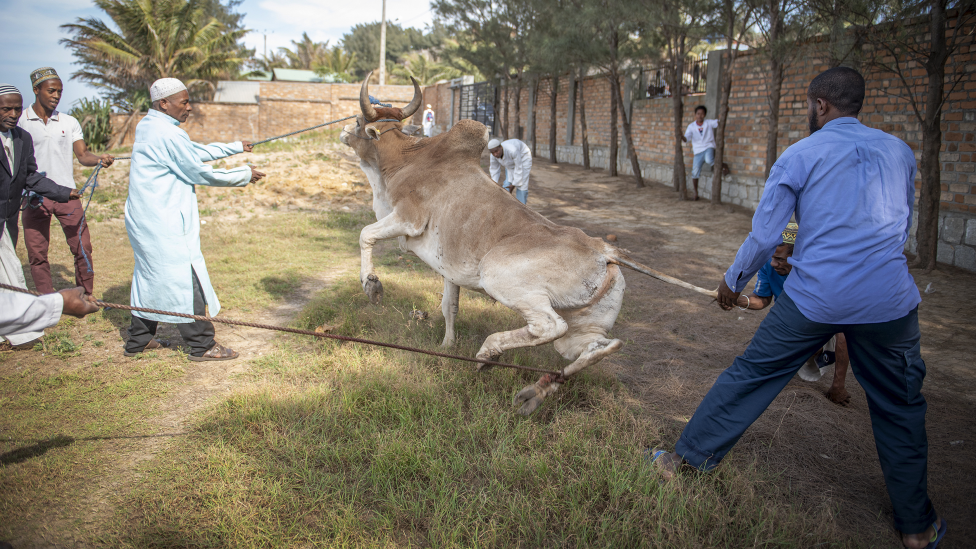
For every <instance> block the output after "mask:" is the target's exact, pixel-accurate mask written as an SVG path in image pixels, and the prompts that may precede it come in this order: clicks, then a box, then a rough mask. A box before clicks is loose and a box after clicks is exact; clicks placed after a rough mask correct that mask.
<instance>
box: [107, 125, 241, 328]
mask: <svg viewBox="0 0 976 549" xmlns="http://www.w3.org/2000/svg"><path fill="white" fill-rule="evenodd" d="M243 151H244V147H243V145H242V144H241V143H240V142H238V143H231V144H224V143H211V144H210V145H200V144H198V143H194V142H192V141H190V137H189V136H188V135H187V134H186V132H185V131H183V130H181V129H180V128H179V122H177V121H176V119H174V118H173V117H171V116H169V115H167V114H165V113H163V112H160V111H157V110H150V111H149V114H148V115H147V116H146V117H145V118H143V119H142V120H141V121H140V122H139V125H138V126H136V138H135V144H134V145H133V146H132V162H131V166H130V168H129V197H128V199H127V200H126V202H125V228H126V230H127V231H128V233H129V243H130V244H131V245H132V251H133V253H134V254H135V270H134V272H133V273H132V291H131V294H130V303H131V304H132V305H133V306H136V307H144V308H148V309H160V310H164V311H173V312H177V313H184V314H193V279H192V272H193V271H196V274H197V278H198V279H199V280H200V286H201V287H202V288H203V294H204V297H205V298H206V300H207V306H208V308H209V313H210V314H211V315H216V314H217V313H218V312H220V302H219V301H218V300H217V294H216V293H214V289H213V285H212V284H211V283H210V275H209V274H208V273H207V265H206V263H205V262H204V260H203V252H201V251H200V214H199V211H198V210H197V195H196V188H195V187H194V185H211V186H215V187H243V186H245V185H247V184H248V183H249V182H250V180H251V169H250V168H248V167H247V166H242V167H240V168H234V169H232V170H224V169H215V168H213V167H212V166H209V165H207V164H204V162H205V161H208V160H217V159H219V158H224V157H225V156H229V155H231V154H235V153H240V152H243ZM132 314H134V315H136V316H138V317H140V318H145V319H147V320H155V321H161V322H171V323H189V322H193V321H192V320H190V319H188V318H180V317H173V316H167V315H159V314H154V313H135V312H134V313H132Z"/></svg>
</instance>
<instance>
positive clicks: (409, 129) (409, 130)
mask: <svg viewBox="0 0 976 549" xmlns="http://www.w3.org/2000/svg"><path fill="white" fill-rule="evenodd" d="M422 129H423V126H417V125H414V124H404V125H403V128H401V129H400V131H401V132H403V133H404V134H406V135H409V136H411V137H412V136H414V135H419V134H420V130H422Z"/></svg>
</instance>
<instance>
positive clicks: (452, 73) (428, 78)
mask: <svg viewBox="0 0 976 549" xmlns="http://www.w3.org/2000/svg"><path fill="white" fill-rule="evenodd" d="M391 74H392V75H393V76H396V77H398V78H399V79H401V80H403V81H406V82H409V81H410V77H411V76H412V77H414V78H416V79H417V82H419V83H420V85H421V86H429V85H431V84H434V83H435V82H437V81H438V80H445V79H449V78H457V77H458V76H461V71H459V70H457V69H455V68H453V67H449V66H447V65H442V64H440V63H437V62H435V61H431V60H430V59H429V58H428V57H427V56H425V55H423V54H420V53H412V54H410V55H408V56H406V59H405V62H404V63H403V64H402V65H396V66H394V67H393V68H392V71H391Z"/></svg>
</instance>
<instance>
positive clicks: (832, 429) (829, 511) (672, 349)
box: [529, 159, 976, 547]
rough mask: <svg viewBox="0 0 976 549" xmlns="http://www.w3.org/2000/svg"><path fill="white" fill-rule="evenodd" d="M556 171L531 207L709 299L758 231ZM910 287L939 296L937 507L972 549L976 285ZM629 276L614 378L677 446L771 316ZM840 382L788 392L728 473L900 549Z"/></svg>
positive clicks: (866, 436) (535, 190)
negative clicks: (749, 473) (612, 241)
mask: <svg viewBox="0 0 976 549" xmlns="http://www.w3.org/2000/svg"><path fill="white" fill-rule="evenodd" d="M545 162H546V161H545V160H542V159H540V161H539V162H538V163H537V164H536V165H534V166H533V170H532V178H533V180H532V184H531V185H530V195H529V206H530V207H532V208H533V209H535V210H537V211H539V212H541V213H542V214H544V215H546V216H547V217H549V218H550V219H553V220H554V221H557V222H558V223H562V224H566V225H573V226H576V227H579V228H581V229H583V230H584V231H586V232H587V234H590V235H591V236H598V237H604V236H606V235H607V234H615V235H616V236H617V237H618V242H617V244H618V245H619V246H620V247H622V248H625V249H627V250H628V251H629V252H631V253H632V255H633V256H634V257H635V258H636V259H638V260H639V261H641V262H644V263H646V264H648V265H650V266H652V267H654V268H656V269H658V270H661V271H663V272H665V273H668V274H671V275H673V276H677V277H678V278H681V279H683V280H686V281H688V282H691V283H693V284H696V285H698V286H702V287H706V288H714V287H716V286H717V285H718V281H719V280H720V277H721V276H722V274H724V272H725V269H726V268H727V267H728V265H730V264H731V262H732V261H733V259H734V257H735V252H736V250H737V249H738V247H739V245H740V244H741V243H742V241H743V239H744V238H745V236H746V234H747V233H748V232H749V230H750V228H751V217H752V216H751V213H750V212H748V211H745V210H742V209H739V208H734V207H730V206H712V205H710V204H708V203H706V202H703V201H699V202H682V201H678V200H677V194H676V193H674V192H673V191H671V190H670V188H669V187H665V186H663V185H660V184H658V183H653V182H650V183H649V186H648V187H647V188H645V189H636V188H635V187H634V185H633V182H632V180H631V179H630V178H613V177H609V176H607V175H606V174H605V173H604V172H601V171H588V170H584V169H582V168H580V167H577V166H569V165H557V166H553V165H550V164H546V163H545ZM912 274H913V275H914V276H915V279H916V282H917V283H918V285H919V287H920V289H923V290H924V288H926V287H927V285H928V284H929V283H930V282H931V283H932V286H931V287H930V288H929V289H930V291H931V290H933V289H934V291H932V293H928V294H924V293H923V302H922V305H921V306H920V307H919V320H920V323H921V326H922V355H923V358H924V359H925V361H926V363H927V366H928V377H927V379H926V382H925V391H924V393H925V396H926V398H927V400H928V402H929V413H928V437H929V490H930V495H931V497H932V499H933V503H934V505H935V506H936V509H937V510H938V511H939V512H940V513H941V514H942V515H943V516H945V517H946V518H947V519H948V520H949V523H950V525H951V526H950V529H951V530H950V536H949V537H948V538H947V540H946V543H945V545H944V546H945V547H972V546H976V524H974V523H973V521H972V520H971V519H972V517H973V513H974V511H976V508H974V504H973V496H972V494H974V493H976V477H974V475H973V473H972V467H971V464H972V463H973V461H974V460H976V440H974V433H976V419H974V414H973V413H972V411H973V409H974V408H973V403H974V400H976V392H974V390H973V388H974V381H976V368H974V367H973V358H972V351H971V346H972V342H973V341H976V314H974V313H973V311H974V310H976V292H974V291H973V288H976V275H973V274H971V273H965V272H962V271H958V270H956V269H953V268H947V269H946V270H943V271H937V272H933V273H929V274H925V273H921V272H913V273H912ZM625 276H626V279H627V294H626V297H625V303H624V308H623V311H622V313H621V315H620V318H619V320H618V322H617V325H616V327H615V329H614V335H615V336H616V337H618V338H621V339H623V340H624V341H625V342H626V343H627V345H626V346H625V347H624V349H623V350H622V351H621V352H620V353H619V354H618V355H616V356H614V357H612V359H611V360H608V361H606V362H605V363H604V366H603V367H605V368H608V369H609V370H611V371H613V372H615V373H616V375H617V376H618V378H619V379H620V380H621V381H622V382H623V383H625V384H626V385H627V386H629V387H630V388H631V389H632V390H633V391H634V393H635V394H636V395H637V396H638V397H639V398H641V399H642V400H643V401H644V402H645V404H646V406H647V408H648V409H649V410H650V411H652V413H655V414H659V415H661V416H662V417H666V418H669V419H671V420H673V425H672V428H671V429H670V431H669V432H667V433H665V435H664V440H663V443H664V444H673V443H674V441H675V440H676V438H677V436H678V435H679V434H680V432H681V429H682V428H683V427H684V424H685V423H686V422H687V419H688V418H689V417H690V416H691V414H692V413H694V411H695V408H696V407H697V405H698V403H699V402H700V401H701V399H702V397H704V395H705V393H706V392H707V390H708V389H709V387H710V386H711V384H712V383H713V382H714V380H715V378H716V377H717V376H718V374H719V373H720V372H721V371H722V370H723V369H724V368H726V367H727V366H728V365H730V364H731V363H732V360H733V359H734V358H735V356H737V355H738V354H740V353H741V352H742V351H743V350H744V349H745V347H746V345H747V344H748V342H749V340H750V339H751V337H752V335H753V334H754V333H755V330H756V328H757V327H758V325H759V323H760V322H761V320H762V318H763V317H764V316H765V311H763V312H753V311H750V312H746V313H743V312H740V311H734V312H725V311H722V310H721V309H720V308H719V307H718V306H717V305H715V304H714V303H710V302H709V301H708V300H707V299H706V298H702V297H701V296H698V295H694V294H690V293H688V292H687V291H685V290H682V289H680V288H677V287H675V286H670V285H667V284H664V283H661V282H659V281H656V280H653V279H649V278H647V277H644V276H642V275H639V274H637V273H633V272H630V271H626V272H625ZM767 311H768V309H767ZM831 375H832V368H831V369H830V371H829V372H827V373H826V374H825V375H824V377H823V379H821V380H820V381H819V382H816V383H807V382H803V381H800V380H799V379H794V380H793V381H791V382H790V383H789V385H788V386H787V387H786V389H785V390H784V391H783V392H782V393H781V394H780V396H779V397H778V398H777V399H776V400H775V401H774V402H773V404H772V405H771V406H770V407H769V409H768V410H767V412H766V413H765V414H764V415H763V416H762V417H761V418H760V420H759V421H758V422H756V424H754V425H753V427H751V428H750V429H749V430H748V431H747V432H746V434H745V436H744V437H743V439H742V441H741V442H740V444H739V445H738V446H737V447H736V448H735V449H734V450H733V452H732V454H731V459H732V460H733V461H734V462H735V463H737V464H739V465H740V466H741V465H745V464H756V465H758V466H759V467H761V468H764V469H766V470H767V471H768V472H770V473H772V474H774V475H778V476H780V478H781V480H780V481H779V482H777V483H776V486H775V487H774V488H773V489H774V491H779V492H780V495H781V497H782V498H784V499H786V500H791V501H794V502H797V503H799V504H800V505H802V506H803V507H804V508H806V509H808V510H809V511H810V512H811V513H821V514H822V515H823V516H824V517H826V518H825V520H834V521H835V524H836V525H837V527H838V528H839V530H841V532H842V533H844V534H847V535H857V536H858V537H859V539H862V540H864V541H865V543H869V544H870V545H872V546H895V545H897V540H896V538H895V537H894V535H893V533H892V529H891V514H890V513H891V508H890V503H889V501H888V497H887V493H886V491H885V487H884V481H883V479H882V476H881V470H880V467H879V465H878V461H877V454H876V451H875V448H874V443H873V436H872V433H871V428H870V419H869V417H868V410H867V403H866V400H865V398H864V392H863V391H862V390H861V389H860V387H859V386H858V385H857V381H856V380H855V379H854V376H852V375H849V376H848V379H847V388H848V391H849V392H850V393H851V396H852V399H851V403H850V404H849V405H848V406H847V407H841V406H838V405H835V404H833V403H831V402H829V401H828V400H827V399H826V398H825V397H824V393H825V391H826V390H827V388H828V387H829V384H830V376H831ZM960 441H961V442H960ZM650 442H654V441H653V440H652V441H650ZM771 504H775V502H772V503H771ZM830 517H834V518H833V519H830ZM940 547H943V545H940Z"/></svg>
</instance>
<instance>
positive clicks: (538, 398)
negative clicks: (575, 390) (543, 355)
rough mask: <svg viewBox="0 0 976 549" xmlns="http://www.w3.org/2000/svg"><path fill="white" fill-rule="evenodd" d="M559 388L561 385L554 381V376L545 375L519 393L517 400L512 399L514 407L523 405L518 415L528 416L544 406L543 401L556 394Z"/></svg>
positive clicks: (516, 396)
mask: <svg viewBox="0 0 976 549" xmlns="http://www.w3.org/2000/svg"><path fill="white" fill-rule="evenodd" d="M558 388H559V383H556V382H554V381H552V376H550V375H548V374H547V375H544V376H542V378H540V379H539V381H537V382H535V383H533V384H532V385H529V386H528V387H526V388H524V389H522V390H521V391H519V392H518V394H517V395H515V398H514V399H512V404H513V405H514V406H518V405H519V404H521V405H522V406H521V408H519V409H518V413H520V414H522V415H523V416H527V415H529V414H531V413H532V412H534V411H536V410H537V409H538V408H539V406H541V405H542V401H543V400H545V399H546V397H547V396H549V395H551V394H553V393H555V392H556V389H558Z"/></svg>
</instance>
